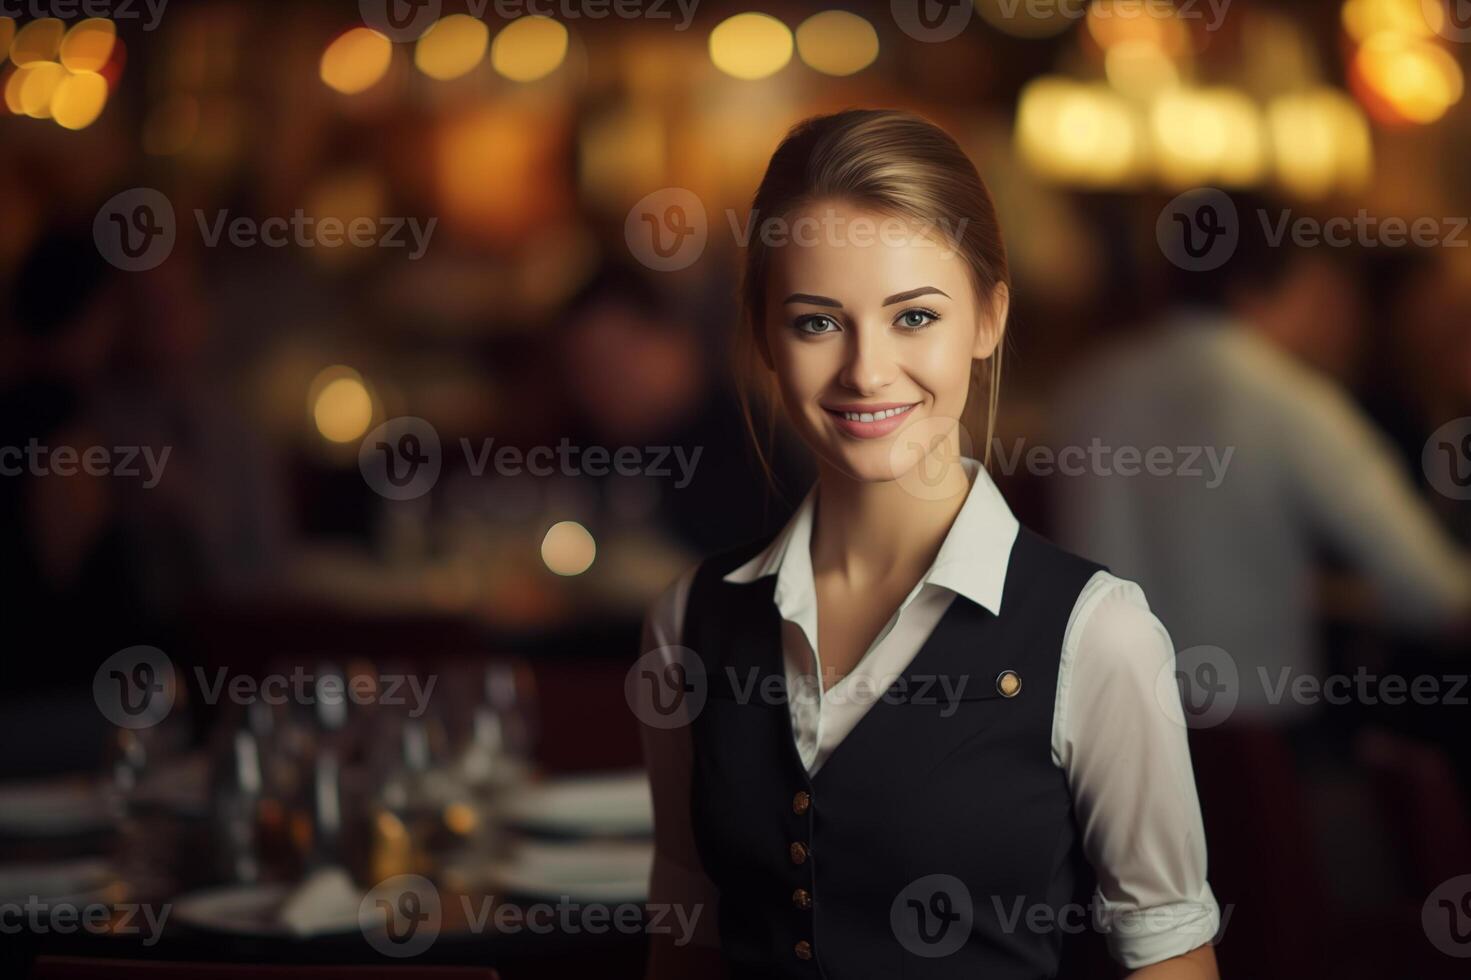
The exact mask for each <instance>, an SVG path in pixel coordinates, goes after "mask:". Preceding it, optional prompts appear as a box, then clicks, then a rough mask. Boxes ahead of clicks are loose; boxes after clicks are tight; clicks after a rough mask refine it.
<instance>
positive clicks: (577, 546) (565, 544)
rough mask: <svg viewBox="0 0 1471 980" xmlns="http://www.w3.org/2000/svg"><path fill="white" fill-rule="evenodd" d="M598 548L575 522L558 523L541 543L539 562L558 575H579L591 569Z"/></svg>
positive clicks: (589, 535)
mask: <svg viewBox="0 0 1471 980" xmlns="http://www.w3.org/2000/svg"><path fill="white" fill-rule="evenodd" d="M597 554H598V546H597V543H596V542H595V541H593V536H592V535H591V534H590V533H588V530H587V528H585V527H583V526H582V525H581V524H579V523H577V522H576V521H559V522H557V523H556V524H553V525H552V526H551V528H550V529H549V530H548V531H547V533H546V537H545V538H543V539H542V542H541V560H542V561H544V562H546V566H547V568H549V569H551V570H552V571H553V572H556V573H557V574H558V575H581V574H582V573H583V572H585V571H587V570H588V569H589V568H591V567H592V563H593V559H595V558H596V557H597Z"/></svg>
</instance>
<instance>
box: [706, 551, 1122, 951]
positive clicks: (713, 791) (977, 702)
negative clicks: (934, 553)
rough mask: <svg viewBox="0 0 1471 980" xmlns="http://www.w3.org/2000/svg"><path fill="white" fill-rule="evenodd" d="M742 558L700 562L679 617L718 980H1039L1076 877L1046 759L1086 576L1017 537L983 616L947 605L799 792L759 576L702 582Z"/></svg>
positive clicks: (1074, 924) (1067, 808) (1083, 898)
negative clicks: (695, 664)
mask: <svg viewBox="0 0 1471 980" xmlns="http://www.w3.org/2000/svg"><path fill="white" fill-rule="evenodd" d="M759 551H760V546H759V545H756V546H747V547H745V548H741V549H738V550H736V551H734V552H731V553H727V554H725V555H721V556H717V557H715V558H712V559H709V560H707V561H705V562H704V563H703V564H702V565H701V567H700V569H699V571H698V572H697V573H696V575H695V579H694V584H693V586H692V588H691V591H690V597H689V604H688V607H687V611H686V616H685V624H686V625H685V633H684V645H685V646H687V647H689V648H691V649H692V650H693V651H694V652H695V653H696V654H698V657H699V662H700V663H701V664H702V665H703V667H704V671H705V681H706V686H707V697H706V700H705V703H704V706H703V708H702V709H701V710H700V712H699V714H698V715H697V716H696V717H695V718H694V721H693V722H692V726H691V732H692V737H693V742H694V770H693V786H692V791H691V801H690V804H691V819H692V821H693V824H694V829H695V837H696V842H697V846H698V849H699V853H700V858H701V861H702V863H703V864H704V868H705V870H706V872H707V873H708V875H709V876H710V878H711V879H712V880H713V881H714V883H715V885H716V886H717V887H718V888H719V891H720V910H719V911H720V914H719V924H720V937H721V947H722V950H723V953H724V956H725V960H726V963H727V965H728V967H729V969H730V973H731V977H732V978H733V980H737V978H757V977H759V978H762V980H771V978H779V977H791V978H799V977H800V978H814V977H830V978H835V980H859V978H866V977H873V978H876V980H877V978H882V980H895V978H905V977H965V978H967V980H975V978H985V980H1012V978H1015V980H1037V978H1042V977H1053V976H1056V975H1057V974H1058V973H1059V971H1060V970H1062V969H1063V960H1064V943H1063V940H1064V939H1065V938H1067V937H1068V935H1071V934H1075V933H1076V931H1077V930H1078V928H1080V927H1082V926H1084V925H1086V920H1084V919H1081V918H1079V916H1080V915H1081V914H1082V910H1083V909H1084V908H1085V907H1087V908H1088V910H1089V912H1091V906H1088V903H1089V902H1090V900H1091V895H1092V889H1093V882H1094V878H1093V875H1092V871H1091V869H1090V868H1089V866H1088V863H1087V861H1086V860H1085V859H1084V857H1083V854H1082V851H1081V847H1080V843H1079V834H1078V830H1077V827H1076V822H1075V820H1074V816H1073V807H1072V799H1071V796H1070V794H1069V792H1068V787H1067V783H1066V781H1065V778H1064V774H1063V772H1062V771H1061V770H1059V769H1058V767H1057V766H1056V765H1054V764H1053V761H1052V756H1051V742H1052V719H1053V710H1054V706H1055V703H1056V696H1057V671H1058V662H1059V658H1060V655H1061V651H1062V640H1063V633H1064V631H1065V630H1066V628H1067V622H1068V617H1069V614H1070V613H1071V612H1072V609H1073V606H1074V604H1075V602H1076V601H1077V598H1078V595H1079V593H1080V592H1081V591H1082V588H1083V586H1084V584H1085V583H1086V582H1087V581H1088V579H1089V577H1091V576H1092V575H1093V573H1094V572H1096V571H1098V570H1099V569H1100V568H1101V567H1102V566H1099V565H1095V564H1092V563H1090V562H1087V561H1085V560H1083V559H1081V558H1078V557H1076V556H1074V555H1071V554H1069V553H1067V552H1065V551H1062V550H1061V549H1059V548H1057V547H1056V546H1054V545H1052V544H1051V543H1049V542H1048V541H1046V540H1045V539H1043V538H1041V537H1040V536H1038V535H1036V534H1034V533H1032V532H1031V531H1028V530H1027V529H1026V528H1022V529H1021V531H1020V532H1019V534H1018V536H1017V539H1016V543H1015V545H1014V546H1013V548H1012V552H1011V558H1010V562H1009V564H1008V567H1007V572H1006V583H1005V587H1004V590H1003V594H1002V602H1001V613H1000V615H999V616H997V615H992V614H991V613H990V612H989V611H987V610H986V609H984V608H983V607H981V606H979V605H977V604H975V603H973V602H971V601H970V600H968V599H966V598H964V597H962V596H957V597H956V598H955V599H954V600H953V601H952V602H951V604H950V606H949V608H948V609H947V610H946V612H945V614H944V616H943V617H942V618H941V620H940V622H939V623H938V624H937V625H936V627H935V629H934V631H933V632H932V633H931V635H930V637H929V638H928V639H927V640H926V641H925V642H924V644H923V646H922V647H921V648H920V650H919V652H918V654H916V656H915V658H914V660H913V661H912V662H911V663H910V665H909V666H908V668H907V669H906V670H905V671H904V672H903V673H902V674H901V675H900V677H899V678H898V679H897V680H896V681H895V682H894V683H893V685H892V686H890V687H889V688H888V690H887V691H885V692H883V694H882V696H880V697H879V698H878V700H877V701H876V703H874V704H872V705H871V706H870V707H869V709H868V711H867V713H866V714H865V715H864V716H863V718H862V719H861V720H860V721H859V722H858V724H857V725H856V726H855V727H854V728H853V730H852V731H851V732H850V733H849V734H848V735H847V736H846V737H845V738H844V739H843V741H842V742H841V743H840V744H839V745H838V746H837V747H836V748H835V749H834V750H833V752H832V754H831V755H830V756H829V757H828V759H827V760H826V761H825V762H824V763H823V765H822V767H821V768H820V769H818V771H817V774H816V775H814V776H810V777H809V775H808V774H807V771H806V769H805V768H804V767H803V765H802V763H801V760H800V758H799V756H798V754H797V747H796V745H795V743H794V741H793V739H792V729H791V721H790V716H789V714H788V708H787V705H786V703H785V689H786V685H785V677H784V671H783V661H782V653H781V649H780V636H781V632H780V614H779V613H778V612H777V609H776V606H775V603H774V602H773V601H772V593H773V588H774V584H775V581H776V576H775V575H768V576H765V577H763V578H761V579H758V580H757V581H755V582H752V583H746V584H737V583H730V582H724V581H722V580H721V579H722V578H723V577H724V576H725V575H726V574H727V573H729V572H730V571H732V570H733V569H735V568H738V567H739V566H740V565H741V564H743V563H744V562H745V561H747V560H748V559H750V558H751V557H752V556H754V555H755V554H756V553H758V552H759ZM1007 672H1011V674H1014V675H1015V676H1014V677H1012V676H1007V677H1005V678H1003V677H1002V675H1003V674H1006V673H1007ZM1013 681H1019V682H1020V686H1019V687H1016V686H1015V685H1014V684H1013ZM772 692H777V693H776V695H775V696H771V695H772ZM1008 695H1010V696H1008ZM1059 916H1061V917H1059ZM1049 923H1050V925H1049ZM1089 931H1091V929H1090V930H1089ZM1078 945H1079V944H1076V943H1070V944H1068V946H1067V949H1068V950H1069V952H1068V954H1067V956H1068V957H1069V958H1070V957H1071V956H1072V955H1073V954H1072V952H1071V950H1072V949H1074V948H1076V947H1077V946H1078Z"/></svg>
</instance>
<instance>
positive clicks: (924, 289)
mask: <svg viewBox="0 0 1471 980" xmlns="http://www.w3.org/2000/svg"><path fill="white" fill-rule="evenodd" d="M928 293H939V294H940V295H941V296H943V297H945V298H946V299H949V298H950V294H949V293H947V292H945V291H944V290H943V289H936V288H935V287H934V286H920V287H919V288H918V289H911V290H908V291H907V292H903V293H895V294H894V295H893V296H890V297H889V298H887V299H885V300H884V302H883V305H884V306H893V305H894V304H895V303H902V302H904V301H905V300H906V299H914V297H916V296H924V295H926V294H928Z"/></svg>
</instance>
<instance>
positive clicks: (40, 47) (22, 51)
mask: <svg viewBox="0 0 1471 980" xmlns="http://www.w3.org/2000/svg"><path fill="white" fill-rule="evenodd" d="M65 30H66V27H65V25H64V24H62V22H61V21H60V20H58V19H57V18H55V17H42V18H40V19H39V20H33V21H31V22H30V23H29V24H27V25H25V26H24V27H22V28H21V29H20V30H18V31H16V33H15V38H14V39H13V40H12V41H11V42H10V60H11V61H13V62H15V63H16V64H17V65H28V64H31V63H32V62H36V61H53V60H55V58H56V55H57V52H58V51H60V50H61V38H62V34H63V33H64V32H65Z"/></svg>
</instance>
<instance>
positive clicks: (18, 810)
mask: <svg viewBox="0 0 1471 980" xmlns="http://www.w3.org/2000/svg"><path fill="white" fill-rule="evenodd" d="M114 824H115V821H114V819H113V816H112V813H111V811H110V809H109V808H108V806H107V800H106V797H104V795H103V793H102V787H101V786H100V785H99V784H98V783H97V782H96V781H95V780H91V779H83V778H66V779H46V780H34V781H28V782H18V783H6V784H4V785H0V834H5V835H9V836H12V837H69V836H72V835H74V834H86V833H91V832H93V831H98V830H107V829H109V828H111V827H113V826H114Z"/></svg>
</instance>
